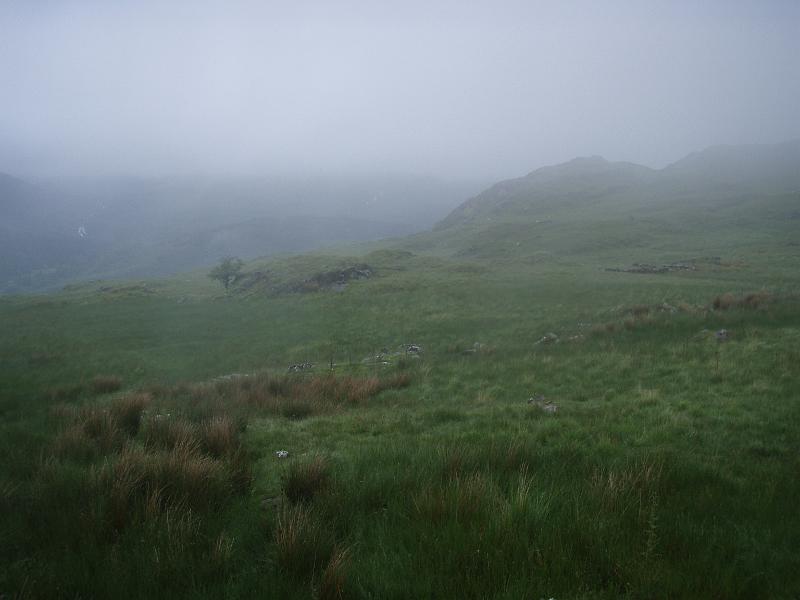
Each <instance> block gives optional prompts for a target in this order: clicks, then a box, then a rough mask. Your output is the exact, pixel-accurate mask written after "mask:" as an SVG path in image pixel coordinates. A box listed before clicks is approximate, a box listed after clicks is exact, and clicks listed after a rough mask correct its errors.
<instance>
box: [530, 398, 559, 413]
mask: <svg viewBox="0 0 800 600" xmlns="http://www.w3.org/2000/svg"><path fill="white" fill-rule="evenodd" d="M528 404H531V405H533V406H535V407H537V408H539V409H541V410H543V411H544V412H546V413H549V414H551V415H552V414H555V413H556V412H557V411H558V407H557V406H556V405H555V404H553V403H552V402H550V401H548V400H547V399H546V398H545V396H544V394H534V395H533V396H531V397H530V398H529V399H528Z"/></svg>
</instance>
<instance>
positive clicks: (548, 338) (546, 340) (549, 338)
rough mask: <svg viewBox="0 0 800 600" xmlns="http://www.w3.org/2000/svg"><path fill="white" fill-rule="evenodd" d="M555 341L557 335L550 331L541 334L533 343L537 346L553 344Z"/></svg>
mask: <svg viewBox="0 0 800 600" xmlns="http://www.w3.org/2000/svg"><path fill="white" fill-rule="evenodd" d="M557 341H558V336H557V335H556V334H555V333H553V332H552V331H551V332H550V333H546V334H545V335H543V336H542V337H541V338H540V339H539V340H538V341H537V342H535V343H534V345H535V346H538V345H539V344H554V343H556V342H557Z"/></svg>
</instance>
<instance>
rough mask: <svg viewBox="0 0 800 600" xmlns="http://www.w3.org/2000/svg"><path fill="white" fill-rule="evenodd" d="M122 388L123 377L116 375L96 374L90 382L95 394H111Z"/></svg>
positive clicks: (90, 387)
mask: <svg viewBox="0 0 800 600" xmlns="http://www.w3.org/2000/svg"><path fill="white" fill-rule="evenodd" d="M121 388H122V378H121V377H117V376H116V375H95V376H94V377H92V380H91V381H90V382H89V389H90V390H91V392H92V393H93V394H111V393H112V392H116V391H119V390H120V389H121Z"/></svg>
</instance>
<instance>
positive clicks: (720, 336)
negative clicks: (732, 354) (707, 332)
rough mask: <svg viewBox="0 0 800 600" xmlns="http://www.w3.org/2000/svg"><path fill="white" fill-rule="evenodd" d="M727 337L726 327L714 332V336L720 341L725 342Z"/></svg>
mask: <svg viewBox="0 0 800 600" xmlns="http://www.w3.org/2000/svg"><path fill="white" fill-rule="evenodd" d="M729 337H730V335H729V333H728V330H727V329H720V330H719V331H715V332H714V338H715V339H716V340H717V341H718V342H720V343H722V342H727V341H728V339H729Z"/></svg>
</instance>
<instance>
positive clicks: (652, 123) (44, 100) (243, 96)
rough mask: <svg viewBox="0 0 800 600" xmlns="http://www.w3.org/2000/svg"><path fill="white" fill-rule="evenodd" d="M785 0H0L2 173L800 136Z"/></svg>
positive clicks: (356, 167)
mask: <svg viewBox="0 0 800 600" xmlns="http://www.w3.org/2000/svg"><path fill="white" fill-rule="evenodd" d="M799 57H800V2H796V1H791V0H784V1H779V0H775V1H769V0H762V1H751V2H744V1H735V0H733V1H709V2H682V1H677V2H676V1H673V2H668V1H661V2H635V1H610V2H602V3H600V2H555V1H553V2H488V1H480V2H469V1H462V2H457V1H450V0H448V1H443V2H435V3H434V2H422V1H420V0H406V1H404V2H392V3H383V2H368V1H355V0H352V1H342V2H311V1H302V0H300V1H292V2H288V1H287V2H272V1H261V2H258V1H255V0H252V1H248V0H231V1H227V2H223V1H219V2H210V1H203V0H198V1H194V2H158V1H156V0H135V1H134V0H130V1H128V0H115V1H114V2H107V1H105V2H104V1H99V0H98V1H91V0H85V1H80V0H76V1H68V0H63V1H57V0H5V1H2V0H0V172H7V173H12V174H17V175H23V176H26V175H27V176H51V175H88V176H95V175H114V174H137V175H145V176H164V175H172V174H185V175H192V174H201V173H202V174H211V175H255V174H273V173H275V174H287V173H288V174H298V175H303V174H314V175H319V174H335V173H352V174H357V173H374V172H405V173H427V174H433V175H437V176H442V177H448V178H473V179H484V180H492V179H495V180H496V179H503V178H507V177H514V176H518V175H521V174H523V173H527V172H529V171H531V170H532V169H534V168H536V167H539V166H542V165H545V164H553V163H558V162H562V161H565V160H569V159H571V158H573V157H575V156H585V155H593V154H601V155H603V156H605V157H606V158H608V159H610V160H627V161H632V162H637V163H641V164H645V165H648V166H652V167H662V166H664V165H665V164H667V163H670V162H672V161H675V160H677V159H679V158H681V157H682V156H684V155H686V154H687V153H689V152H691V151H694V150H699V149H702V148H704V147H706V146H708V145H712V144H741V143H773V142H779V141H783V140H787V139H791V138H797V137H800V111H799V110H798V108H797V103H798V98H800V58H799Z"/></svg>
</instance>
